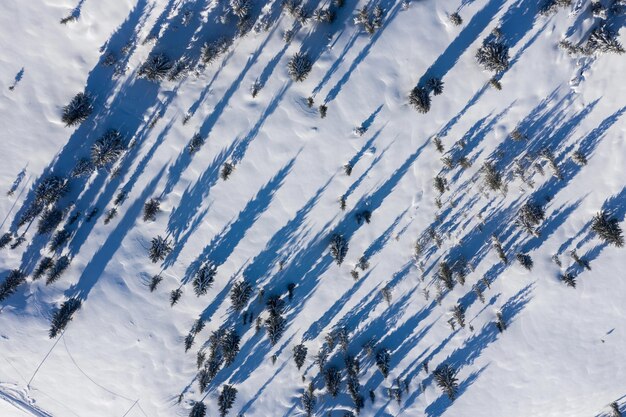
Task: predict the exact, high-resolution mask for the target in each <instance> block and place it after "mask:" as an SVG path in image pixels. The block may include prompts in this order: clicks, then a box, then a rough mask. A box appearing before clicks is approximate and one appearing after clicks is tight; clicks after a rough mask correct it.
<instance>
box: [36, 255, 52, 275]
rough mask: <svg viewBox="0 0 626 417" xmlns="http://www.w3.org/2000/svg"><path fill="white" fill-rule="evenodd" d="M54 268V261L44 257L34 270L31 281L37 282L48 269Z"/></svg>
mask: <svg viewBox="0 0 626 417" xmlns="http://www.w3.org/2000/svg"><path fill="white" fill-rule="evenodd" d="M53 266H54V260H53V259H52V258H51V257H50V256H44V257H43V258H42V259H41V261H40V262H39V265H37V268H35V272H33V280H37V279H39V278H41V277H42V276H43V274H45V273H46V272H47V271H48V270H49V269H50V268H52V267H53Z"/></svg>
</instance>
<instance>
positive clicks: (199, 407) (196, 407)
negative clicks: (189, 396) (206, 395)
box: [189, 401, 206, 417]
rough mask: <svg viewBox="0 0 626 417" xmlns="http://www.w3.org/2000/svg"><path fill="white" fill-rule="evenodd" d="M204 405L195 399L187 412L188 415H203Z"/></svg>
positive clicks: (203, 416) (194, 416)
mask: <svg viewBox="0 0 626 417" xmlns="http://www.w3.org/2000/svg"><path fill="white" fill-rule="evenodd" d="M205 416H206V405H204V403H203V402H202V401H196V402H194V404H193V407H192V408H191V411H190V412H189V417H205Z"/></svg>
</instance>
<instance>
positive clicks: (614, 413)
mask: <svg viewBox="0 0 626 417" xmlns="http://www.w3.org/2000/svg"><path fill="white" fill-rule="evenodd" d="M610 407H611V417H622V412H621V411H619V405H618V404H617V401H613V402H612V403H611V404H610Z"/></svg>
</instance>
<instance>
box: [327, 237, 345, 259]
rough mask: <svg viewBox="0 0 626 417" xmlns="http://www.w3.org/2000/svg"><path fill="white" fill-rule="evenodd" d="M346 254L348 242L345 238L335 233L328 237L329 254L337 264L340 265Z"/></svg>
mask: <svg viewBox="0 0 626 417" xmlns="http://www.w3.org/2000/svg"><path fill="white" fill-rule="evenodd" d="M347 254H348V242H347V241H346V240H345V238H344V237H343V236H342V235H340V234H338V233H335V234H334V235H332V236H331V238H330V255H331V256H332V257H333V259H334V260H335V262H336V263H337V265H341V263H342V262H343V260H344V259H345V258H346V255H347Z"/></svg>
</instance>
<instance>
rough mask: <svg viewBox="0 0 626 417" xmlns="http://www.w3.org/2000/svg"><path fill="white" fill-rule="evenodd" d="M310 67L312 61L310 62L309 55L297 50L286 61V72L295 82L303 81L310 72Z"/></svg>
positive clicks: (311, 66)
mask: <svg viewBox="0 0 626 417" xmlns="http://www.w3.org/2000/svg"><path fill="white" fill-rule="evenodd" d="M312 68H313V63H312V62H311V60H310V58H309V56H308V55H307V54H306V53H303V52H297V53H296V54H294V56H292V57H291V59H290V60H289V62H288V63H287V72H288V73H289V76H290V77H291V79H292V80H294V81H296V82H301V81H304V80H305V79H306V77H307V76H308V75H309V73H310V72H311V69H312Z"/></svg>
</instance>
